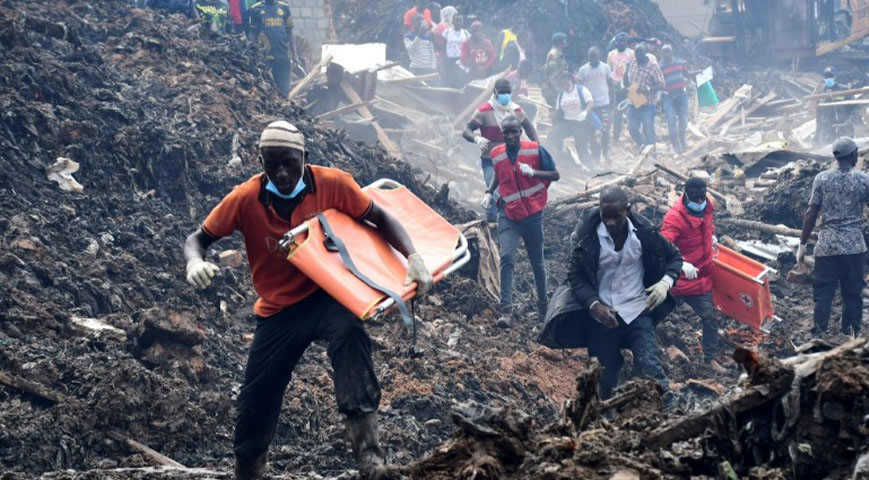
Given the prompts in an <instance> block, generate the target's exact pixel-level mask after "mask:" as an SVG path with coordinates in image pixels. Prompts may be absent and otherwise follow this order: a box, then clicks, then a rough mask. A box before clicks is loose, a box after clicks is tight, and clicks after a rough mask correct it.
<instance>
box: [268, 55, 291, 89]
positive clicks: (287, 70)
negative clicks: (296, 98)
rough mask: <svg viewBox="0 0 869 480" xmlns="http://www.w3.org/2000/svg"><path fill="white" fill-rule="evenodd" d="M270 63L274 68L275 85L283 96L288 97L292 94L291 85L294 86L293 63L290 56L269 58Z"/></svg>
mask: <svg viewBox="0 0 869 480" xmlns="http://www.w3.org/2000/svg"><path fill="white" fill-rule="evenodd" d="M268 64H269V66H270V67H271V69H272V79H273V80H274V81H275V87H277V89H278V92H279V93H280V94H281V96H282V97H287V96H288V95H289V94H290V86H292V68H293V63H292V62H290V59H289V58H286V59H274V60H269V61H268Z"/></svg>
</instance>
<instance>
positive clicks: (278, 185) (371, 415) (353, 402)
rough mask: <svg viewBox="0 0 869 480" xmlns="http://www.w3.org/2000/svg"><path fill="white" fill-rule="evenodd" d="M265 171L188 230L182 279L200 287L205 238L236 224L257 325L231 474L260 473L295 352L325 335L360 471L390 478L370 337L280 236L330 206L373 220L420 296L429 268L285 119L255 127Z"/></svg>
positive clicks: (397, 228) (213, 269)
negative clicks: (317, 160) (319, 162)
mask: <svg viewBox="0 0 869 480" xmlns="http://www.w3.org/2000/svg"><path fill="white" fill-rule="evenodd" d="M259 151H260V157H259V160H260V163H261V164H262V167H263V172H262V173H259V174H257V175H254V176H253V177H251V178H250V179H249V180H247V181H246V182H244V183H242V184H241V185H238V186H237V187H235V188H234V189H233V190H232V191H231V192H230V193H229V194H228V195H227V196H226V197H224V198H223V200H221V202H220V203H219V204H218V205H217V206H216V207H215V208H214V210H212V211H211V213H210V214H209V215H208V217H206V219H205V222H204V223H203V224H202V226H201V227H200V228H199V229H197V230H196V231H195V232H194V233H192V234H191V235H190V236H189V237H187V241H186V242H185V243H184V257H185V259H186V261H187V281H188V282H189V283H191V284H192V285H194V286H196V287H199V288H206V287H208V286H209V285H210V284H211V281H212V278H213V277H214V276H215V275H216V274H217V273H218V267H217V265H215V264H213V263H211V262H209V261H207V260H205V254H206V251H207V250H208V247H209V246H211V244H213V243H214V242H215V241H217V240H218V239H220V238H222V237H226V236H228V235H231V234H232V233H233V232H235V231H239V232H241V234H242V236H243V237H244V244H245V249H246V251H247V257H248V260H249V262H250V273H251V277H252V279H253V285H254V289H255V290H256V292H257V294H258V295H259V299H258V300H257V301H256V303H255V304H254V313H255V314H256V331H255V333H254V338H253V343H252V345H251V348H250V352H249V355H248V360H247V367H246V368H245V374H244V381H243V383H242V386H241V391H240V393H239V396H238V405H237V412H238V417H237V419H236V424H235V440H234V452H235V460H236V467H235V474H236V478H237V479H255V478H259V477H260V476H261V475H262V474H263V471H264V469H265V466H266V457H267V453H268V447H269V444H270V443H271V441H272V438H273V437H274V434H275V428H276V426H277V422H278V417H279V414H280V410H281V402H282V400H283V396H284V390H286V387H287V384H288V383H289V381H290V377H291V375H292V373H293V369H294V368H295V366H296V364H297V363H298V361H299V359H300V358H301V357H302V354H303V353H304V352H305V350H306V349H307V348H308V346H309V345H310V344H311V342H313V341H315V340H325V341H326V342H327V344H328V354H329V360H330V361H331V363H332V369H333V370H334V372H335V373H334V376H333V378H334V381H335V396H336V397H337V401H338V410H339V411H340V412H341V413H343V414H345V415H346V425H347V431H348V437H349V440H350V443H351V446H352V448H353V452H354V454H355V456H356V460H357V462H358V464H359V470H360V473H361V475H362V477H363V478H371V479H380V478H390V477H389V476H388V475H389V470H387V469H386V467H385V465H384V463H385V462H384V456H383V451H382V450H381V449H380V445H379V443H378V441H377V419H376V411H377V406H378V403H379V402H380V386H379V384H378V381H377V376H376V374H375V372H374V364H373V362H372V360H371V340H370V339H369V337H368V334H367V333H366V332H365V329H364V328H363V327H362V322H360V321H359V320H358V319H357V318H355V316H354V315H353V314H352V313H351V312H350V311H349V310H347V309H346V308H344V307H343V306H342V305H341V304H340V303H338V302H337V301H336V300H335V299H334V298H332V297H331V296H330V295H329V294H327V293H326V292H324V291H323V290H321V289H320V288H318V287H317V285H316V284H314V282H312V281H311V280H310V279H309V278H308V277H306V276H305V275H304V274H303V273H302V272H300V271H299V270H297V269H296V268H295V267H294V266H293V265H292V264H291V263H289V262H288V261H286V252H285V251H283V250H282V249H281V248H280V247H279V244H278V241H279V240H280V239H281V238H282V236H283V235H284V233H286V232H287V231H289V230H290V229H292V228H293V227H295V226H297V225H299V224H301V223H302V222H303V221H305V220H306V219H308V218H311V217H312V216H314V215H315V214H317V213H318V212H322V211H325V210H327V209H330V208H336V209H338V210H340V211H342V212H344V213H346V214H347V215H350V216H351V217H353V218H357V219H359V220H367V221H369V222H371V223H373V224H374V225H376V226H377V229H378V230H379V231H380V232H381V235H382V236H383V238H385V239H386V240H387V241H388V242H389V243H390V244H391V245H392V246H393V247H394V248H395V249H396V250H398V251H399V252H401V254H402V255H404V256H405V257H407V260H408V271H407V278H406V282H407V284H410V283H411V282H416V283H417V285H418V287H417V294H418V295H424V294H425V293H426V292H427V291H428V289H429V288H430V287H431V285H432V276H431V274H430V273H429V271H428V269H427V268H426V266H425V263H424V262H423V260H422V258H421V257H420V255H419V254H418V253H416V250H415V249H414V246H413V243H412V242H411V240H410V238H409V237H408V235H407V232H406V231H405V230H404V228H403V227H402V226H401V224H399V223H398V221H396V220H395V218H393V217H392V216H391V215H390V214H388V213H387V212H386V211H384V210H383V209H382V208H381V207H379V206H378V205H377V204H376V203H374V202H373V201H372V200H371V198H369V197H368V195H366V194H365V192H364V191H362V189H361V188H360V187H359V185H358V184H357V183H356V181H355V180H354V179H353V177H351V176H350V174H348V173H346V172H343V171H341V170H337V169H333V168H326V167H319V166H314V165H307V164H306V163H307V160H308V152H307V150H306V149H305V137H304V136H303V135H302V133H301V132H300V131H299V130H298V129H297V128H296V127H295V126H293V125H292V124H290V123H288V122H285V121H278V122H273V123H270V124H269V125H268V126H267V127H266V128H265V130H263V132H262V135H261V136H260V143H259Z"/></svg>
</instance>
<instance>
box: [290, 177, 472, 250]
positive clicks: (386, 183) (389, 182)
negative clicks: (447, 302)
mask: <svg viewBox="0 0 869 480" xmlns="http://www.w3.org/2000/svg"><path fill="white" fill-rule="evenodd" d="M403 186H404V185H402V184H400V183H398V182H396V181H395V180H393V179H391V178H380V179H378V180H375V181H374V183H372V184H370V185H368V187H366V188H381V187H389V188H401V187H403ZM307 231H308V222H302V224H301V225H299V226H298V227H296V228H294V229H292V230H290V231H289V232H287V233H285V234H284V236H283V238H281V241H280V242H279V243H280V246H281V248H283V249H284V250H287V249H288V248H290V245H292V244H293V243H295V242H296V237H297V236H299V235H301V234H303V233H305V232H307ZM465 243H466V244H467V240H466V241H465ZM466 248H467V245H466ZM455 258H458V255H457V256H456V257H455Z"/></svg>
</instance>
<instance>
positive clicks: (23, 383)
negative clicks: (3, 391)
mask: <svg viewBox="0 0 869 480" xmlns="http://www.w3.org/2000/svg"><path fill="white" fill-rule="evenodd" d="M0 383H2V384H3V385H6V386H8V387H12V388H14V389H16V390H21V391H22V392H24V393H26V394H28V395H31V396H34V397H37V398H41V399H43V400H48V401H50V402H52V403H63V402H65V401H66V397H65V396H63V395H61V394H59V393H56V392H53V391H52V390H49V389H48V388H45V387H43V386H42V385H40V384H38V383H36V382H31V381H30V380H25V379H23V378H21V377H17V376H15V375H12V374H10V373H6V372H3V371H0Z"/></svg>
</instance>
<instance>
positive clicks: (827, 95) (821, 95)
mask: <svg viewBox="0 0 869 480" xmlns="http://www.w3.org/2000/svg"><path fill="white" fill-rule="evenodd" d="M861 93H869V87H862V88H852V89H849V90H839V91H834V92H824V93H813V94H811V95H809V96H806V97H803V100H816V99H820V98H833V97H840V96H842V95H858V94H861Z"/></svg>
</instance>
